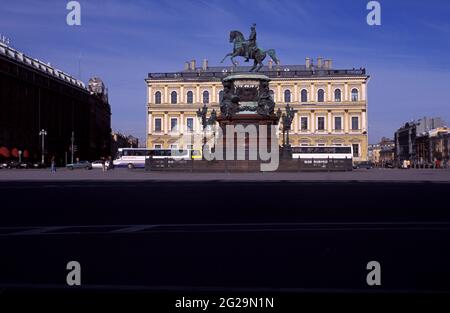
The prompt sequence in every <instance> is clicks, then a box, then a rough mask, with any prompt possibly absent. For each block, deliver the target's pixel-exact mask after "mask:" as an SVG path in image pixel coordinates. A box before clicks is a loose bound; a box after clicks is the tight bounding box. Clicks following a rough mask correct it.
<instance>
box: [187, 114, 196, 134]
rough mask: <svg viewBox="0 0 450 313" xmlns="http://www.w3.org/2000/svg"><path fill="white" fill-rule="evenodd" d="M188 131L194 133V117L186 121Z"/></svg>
mask: <svg viewBox="0 0 450 313" xmlns="http://www.w3.org/2000/svg"><path fill="white" fill-rule="evenodd" d="M186 129H187V131H188V132H193V131H194V119H193V118H192V117H188V118H187V119H186Z"/></svg>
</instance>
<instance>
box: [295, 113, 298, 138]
mask: <svg viewBox="0 0 450 313" xmlns="http://www.w3.org/2000/svg"><path fill="white" fill-rule="evenodd" d="M297 133H298V113H295V114H294V134H297Z"/></svg>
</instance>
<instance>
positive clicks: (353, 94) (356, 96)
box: [352, 88, 359, 101]
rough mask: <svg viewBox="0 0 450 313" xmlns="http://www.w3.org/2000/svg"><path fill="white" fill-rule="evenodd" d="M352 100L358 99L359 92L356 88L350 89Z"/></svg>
mask: <svg viewBox="0 0 450 313" xmlns="http://www.w3.org/2000/svg"><path fill="white" fill-rule="evenodd" d="M352 101H359V92H358V89H356V88H353V89H352Z"/></svg>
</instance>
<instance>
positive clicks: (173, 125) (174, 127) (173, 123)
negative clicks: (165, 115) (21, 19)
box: [170, 117, 178, 132]
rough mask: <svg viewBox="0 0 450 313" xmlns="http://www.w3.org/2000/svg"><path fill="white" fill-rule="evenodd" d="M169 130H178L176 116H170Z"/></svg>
mask: <svg viewBox="0 0 450 313" xmlns="http://www.w3.org/2000/svg"><path fill="white" fill-rule="evenodd" d="M170 131H171V132H177V131H178V118H176V117H172V118H171V119H170Z"/></svg>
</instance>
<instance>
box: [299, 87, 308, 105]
mask: <svg viewBox="0 0 450 313" xmlns="http://www.w3.org/2000/svg"><path fill="white" fill-rule="evenodd" d="M300 98H301V99H300V100H301V102H308V91H307V90H306V89H303V90H302V91H301V93H300Z"/></svg>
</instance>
